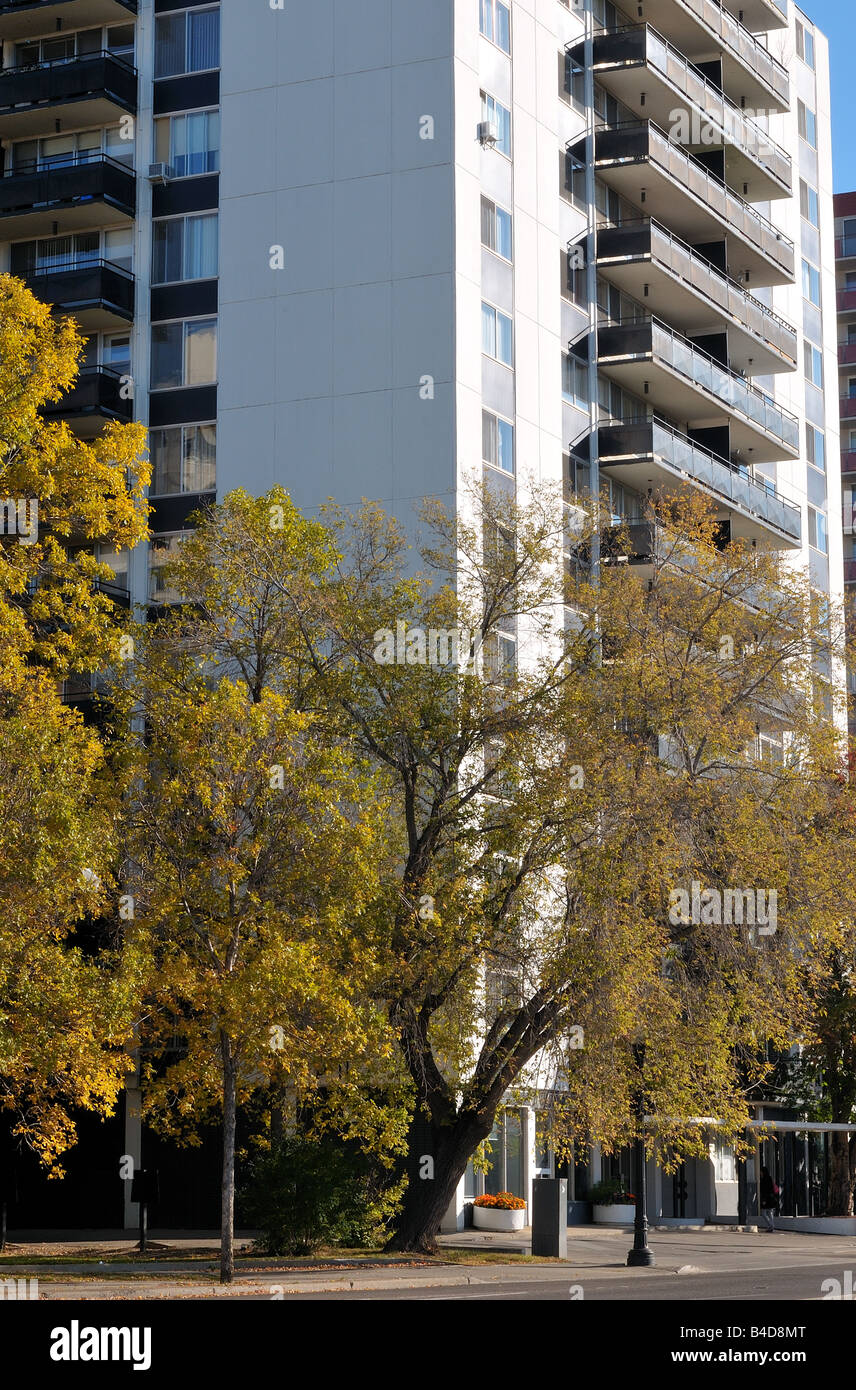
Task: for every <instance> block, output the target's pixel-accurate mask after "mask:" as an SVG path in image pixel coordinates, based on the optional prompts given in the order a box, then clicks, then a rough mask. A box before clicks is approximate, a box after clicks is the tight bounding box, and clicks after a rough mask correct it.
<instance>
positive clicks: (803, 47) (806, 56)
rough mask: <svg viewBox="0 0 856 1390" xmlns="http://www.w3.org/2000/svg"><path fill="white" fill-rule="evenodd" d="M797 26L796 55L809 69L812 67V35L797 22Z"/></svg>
mask: <svg viewBox="0 0 856 1390" xmlns="http://www.w3.org/2000/svg"><path fill="white" fill-rule="evenodd" d="M796 26H797V54H798V56H799V57H800V58H802V60H803V62H804V63H807V64H808V66H809V67H810V68H813V67H814V34H813V33H812V32H811V30H810V29H806V27H805V25H804V24H801V23H800V21H799V20H797V21H796Z"/></svg>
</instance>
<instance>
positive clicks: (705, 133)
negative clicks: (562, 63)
mask: <svg viewBox="0 0 856 1390" xmlns="http://www.w3.org/2000/svg"><path fill="white" fill-rule="evenodd" d="M593 48H594V73H595V78H596V80H597V81H598V82H599V83H600V85H601V86H602V87H604V88H605V89H606V91H608V92H609V93H610V94H611V95H612V96H614V97H616V98H617V100H618V101H620V102H622V103H623V104H624V105H625V106H626V107H627V108H628V109H629V110H630V111H634V112H635V113H636V115H637V116H638V117H639V118H640V120H651V121H654V122H655V124H656V125H659V126H660V127H661V128H662V129H664V130H670V131H672V126H673V121H674V114H673V113H674V112H675V111H677V110H680V112H681V114H682V118H683V121H684V126H685V129H682V130H681V131H680V133H679V134H675V133H674V132H673V138H674V139H675V140H676V142H677V143H679V144H681V145H682V146H684V147H685V148H686V149H688V150H690V151H692V152H707V151H710V150H713V149H722V150H723V154H724V177H725V181H726V183H727V184H728V185H729V187H731V188H734V189H737V190H739V191H740V192H741V194H742V196H743V197H744V198H745V199H746V200H747V201H748V202H755V203H761V202H767V201H768V200H770V199H773V198H787V197H789V196H790V194H791V189H792V169H791V157H790V155H789V154H788V153H787V151H785V150H783V149H782V148H781V146H779V145H777V144H776V143H775V141H773V140H772V139H771V137H770V135H769V134H768V133H767V131H765V130H764V129H762V127H761V126H760V125H758V124H757V122H755V121H753V120H751V119H750V117H749V115H748V114H747V113H746V112H745V111H744V110H742V109H741V108H740V107H739V106H737V105H735V103H734V102H733V101H731V100H730V99H729V98H728V97H727V96H726V95H725V93H724V92H723V91H722V89H721V88H720V87H718V86H716V85H715V83H713V82H711V81H710V80H709V79H708V78H707V77H706V76H705V74H704V73H703V72H702V71H700V69H699V68H697V67H696V66H695V64H693V63H691V62H690V61H689V59H688V58H686V57H685V56H684V54H683V53H681V52H679V51H678V50H677V49H676V48H674V47H673V46H672V45H671V44H670V43H669V42H668V40H667V39H665V38H664V37H663V35H662V34H660V33H658V32H657V30H656V29H653V28H651V26H650V25H648V24H634V25H625V26H622V27H620V28H616V29H606V30H603V31H601V32H600V33H598V34H596V35H595V36H594V40H593ZM574 52H575V55H576V56H577V58H578V59H579V60H580V61H582V59H583V54H584V50H583V47H582V45H580V46H578V47H577V49H575V50H574Z"/></svg>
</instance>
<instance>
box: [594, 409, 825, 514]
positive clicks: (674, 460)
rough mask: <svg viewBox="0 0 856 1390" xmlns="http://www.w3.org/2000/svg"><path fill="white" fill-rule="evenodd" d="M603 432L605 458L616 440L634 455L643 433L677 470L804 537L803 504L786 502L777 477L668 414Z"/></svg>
mask: <svg viewBox="0 0 856 1390" xmlns="http://www.w3.org/2000/svg"><path fill="white" fill-rule="evenodd" d="M599 435H600V441H601V442H600V457H601V461H602V462H605V463H606V462H609V461H610V455H609V454H608V453H607V452H606V450H607V449H608V448H609V447H610V444H611V443H613V444H617V445H619V446H621V447H624V448H627V456H628V457H629V456H630V455H631V454H632V453H633V449H634V441H636V440H638V439H639V438H643V439H644V440H645V442H646V444H647V445H648V446H649V448H650V451H651V453H652V454H654V455H656V456H657V457H659V458H661V459H663V460H664V462H665V463H667V464H668V465H669V466H670V467H672V468H674V469H675V471H676V472H678V473H683V474H685V475H686V476H687V477H689V478H691V479H693V481H695V482H698V483H701V484H702V485H703V486H704V487H705V488H707V489H708V490H709V491H711V492H714V493H716V494H717V495H718V496H720V497H722V498H724V499H725V500H726V501H728V502H730V503H732V504H733V505H734V506H736V507H740V508H742V509H743V510H744V511H748V512H750V513H751V514H752V515H753V516H757V517H760V518H761V519H762V520H763V521H766V522H769V523H770V524H771V525H773V526H775V527H776V528H777V529H778V530H779V531H782V532H784V534H785V535H787V536H790V537H792V538H794V539H799V537H800V535H801V512H800V509H799V507H798V506H795V505H794V504H793V503H791V502H787V501H786V500H785V498H784V497H783V496H782V495H781V493H780V492H779V491H778V489H777V488H776V487H775V485H774V484H773V483H772V482H766V481H762V480H760V479H758V478H753V477H751V476H750V474H749V471H748V469H746V468H744V467H742V466H741V465H739V464H736V463H732V462H731V460H730V459H727V458H724V457H723V456H722V455H721V454H715V453H713V452H712V450H710V449H705V448H704V446H703V445H701V444H696V443H695V441H694V440H692V439H690V438H689V437H688V436H687V435H685V434H683V433H682V431H681V430H679V429H677V428H676V427H675V426H674V425H672V424H670V423H669V421H668V420H664V419H662V418H661V417H660V416H658V415H654V416H652V418H651V419H650V420H648V421H645V422H641V421H639V420H631V421H625V420H619V421H613V422H612V424H608V425H603V426H601V429H600V431H599ZM622 435H623V436H624V440H622ZM613 436H615V438H614V439H613ZM628 446H629V447H628ZM637 447H638V446H637ZM621 457H622V455H620V454H616V455H613V456H612V460H611V461H612V462H617V461H618V460H619V459H620V458H621Z"/></svg>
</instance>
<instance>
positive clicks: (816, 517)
mask: <svg viewBox="0 0 856 1390" xmlns="http://www.w3.org/2000/svg"><path fill="white" fill-rule="evenodd" d="M808 543H809V545H810V546H812V547H813V548H814V549H815V550H819V551H820V553H821V554H822V555H826V554H827V538H826V516H825V515H824V513H823V512H819V511H818V510H817V508H816V507H809V509H808Z"/></svg>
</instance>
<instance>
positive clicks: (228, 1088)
mask: <svg viewBox="0 0 856 1390" xmlns="http://www.w3.org/2000/svg"><path fill="white" fill-rule="evenodd" d="M220 1056H221V1058H222V1061H223V1175H222V1182H221V1188H220V1283H221V1284H231V1282H232V1280H233V1279H234V1277H235V1121H236V1111H237V1104H236V1100H237V1085H236V1070H237V1069H236V1064H235V1056H234V1053H233V1051H232V1040H231V1038H230V1037H229V1036H228V1034H227V1033H221V1034H220Z"/></svg>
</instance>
